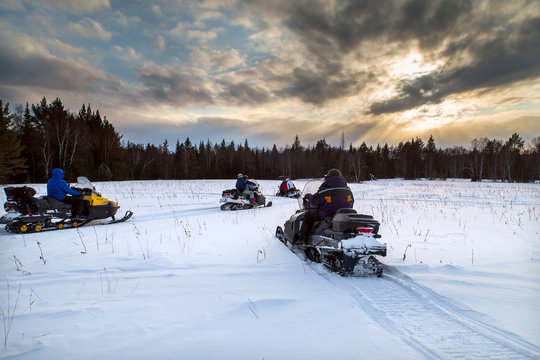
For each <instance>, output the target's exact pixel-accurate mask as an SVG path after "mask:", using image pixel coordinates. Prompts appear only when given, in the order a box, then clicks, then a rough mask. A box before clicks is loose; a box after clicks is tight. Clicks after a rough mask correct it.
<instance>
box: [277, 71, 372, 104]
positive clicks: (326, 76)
mask: <svg viewBox="0 0 540 360" xmlns="http://www.w3.org/2000/svg"><path fill="white" fill-rule="evenodd" d="M363 76H365V75H363ZM365 81H367V78H362V77H361V76H359V75H355V76H351V75H349V74H345V73H341V72H340V71H336V70H330V68H329V67H325V68H324V69H318V71H314V70H308V69H301V68H296V69H294V70H293V71H292V73H291V74H290V76H288V77H287V80H286V81H285V82H284V88H283V89H281V90H276V94H277V95H279V96H285V97H287V96H293V97H296V98H299V99H301V100H302V101H303V102H305V103H310V104H314V105H322V104H324V103H326V102H327V101H329V100H332V99H337V98H342V97H345V96H347V95H354V94H355V93H356V92H357V90H358V89H359V88H361V87H363V84H364V83H365Z"/></svg>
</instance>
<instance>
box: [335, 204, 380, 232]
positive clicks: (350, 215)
mask: <svg viewBox="0 0 540 360" xmlns="http://www.w3.org/2000/svg"><path fill="white" fill-rule="evenodd" d="M379 226H380V223H379V222H378V221H377V220H375V219H374V218H373V216H371V215H363V214H358V213H357V212H356V211H355V210H354V209H339V210H338V211H337V212H336V214H335V215H334V217H333V218H332V229H333V230H335V231H355V230H356V229H357V228H360V227H369V228H372V229H373V233H374V234H377V233H378V232H379Z"/></svg>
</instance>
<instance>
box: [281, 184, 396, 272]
mask: <svg viewBox="0 0 540 360" xmlns="http://www.w3.org/2000/svg"><path fill="white" fill-rule="evenodd" d="M321 184H322V181H320V180H316V181H310V182H308V183H307V184H306V186H305V187H304V190H303V191H302V195H303V196H302V197H300V198H298V203H299V205H300V210H297V211H296V213H295V214H294V215H292V216H291V218H290V219H289V220H287V221H286V222H285V225H284V227H283V228H282V227H281V226H278V227H277V229H276V237H277V238H278V239H279V240H280V241H281V242H283V243H284V244H285V245H287V247H289V248H290V249H291V250H292V251H293V252H295V253H296V254H300V255H302V253H304V255H305V256H306V257H307V258H308V259H310V260H311V261H313V262H317V263H323V264H324V265H325V266H326V267H327V268H329V269H330V270H331V271H334V272H337V273H339V274H341V275H343V276H377V277H380V276H381V275H382V270H383V267H382V264H381V263H380V261H379V260H377V259H376V258H375V255H380V256H386V244H382V243H380V242H379V241H378V240H377V239H379V238H380V237H381V236H380V235H379V225H380V224H379V222H378V221H377V220H375V219H374V218H373V217H372V216H370V215H362V214H358V213H357V212H356V210H354V209H339V210H338V211H337V212H336V213H335V214H334V215H332V216H329V217H327V218H326V219H323V220H321V221H319V222H317V223H315V224H314V226H313V228H312V230H311V233H310V235H309V237H308V239H307V241H306V244H305V245H295V243H296V242H297V240H298V238H299V233H300V226H301V225H302V221H303V219H304V214H305V212H306V210H307V208H308V207H309V202H308V201H307V199H305V194H310V193H311V194H315V193H316V192H317V189H318V188H319V186H320V185H321Z"/></svg>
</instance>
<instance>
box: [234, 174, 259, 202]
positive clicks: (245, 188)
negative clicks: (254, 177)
mask: <svg viewBox="0 0 540 360" xmlns="http://www.w3.org/2000/svg"><path fill="white" fill-rule="evenodd" d="M236 190H238V191H239V192H240V193H241V194H243V195H245V196H246V197H249V200H250V202H251V203H252V204H255V193H254V192H253V190H254V186H253V183H251V182H250V181H248V176H247V175H243V174H238V178H237V179H236Z"/></svg>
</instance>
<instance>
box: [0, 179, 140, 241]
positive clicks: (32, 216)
mask: <svg viewBox="0 0 540 360" xmlns="http://www.w3.org/2000/svg"><path fill="white" fill-rule="evenodd" d="M72 188H73V189H75V190H77V191H79V192H81V194H82V196H83V203H84V212H83V214H81V215H76V214H74V213H73V209H72V206H71V205H70V204H66V203H63V202H62V201H59V200H56V199H55V198H53V197H50V196H38V197H36V196H35V195H36V190H35V189H34V188H31V187H28V186H19V187H15V186H8V187H6V188H4V192H5V193H6V197H7V201H6V202H5V203H4V210H5V211H6V215H4V216H2V217H1V218H0V224H6V226H5V230H6V231H7V232H11V233H29V232H40V231H44V230H55V229H64V228H74V227H79V226H83V225H86V224H87V223H89V222H91V221H93V220H100V219H106V218H109V217H110V218H111V219H112V220H111V221H110V222H108V223H107V224H113V223H118V222H123V221H126V220H128V219H129V218H130V217H131V216H132V215H133V212H131V211H126V213H125V214H124V216H123V217H122V218H121V219H116V218H115V215H116V213H117V211H118V209H119V208H120V206H118V203H117V202H116V201H112V200H109V199H107V198H104V197H102V196H101V194H100V193H98V192H97V191H96V190H95V187H94V186H93V185H92V183H91V182H90V180H88V178H86V177H84V176H80V177H78V178H77V184H75V185H73V186H72Z"/></svg>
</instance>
